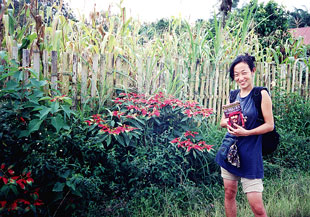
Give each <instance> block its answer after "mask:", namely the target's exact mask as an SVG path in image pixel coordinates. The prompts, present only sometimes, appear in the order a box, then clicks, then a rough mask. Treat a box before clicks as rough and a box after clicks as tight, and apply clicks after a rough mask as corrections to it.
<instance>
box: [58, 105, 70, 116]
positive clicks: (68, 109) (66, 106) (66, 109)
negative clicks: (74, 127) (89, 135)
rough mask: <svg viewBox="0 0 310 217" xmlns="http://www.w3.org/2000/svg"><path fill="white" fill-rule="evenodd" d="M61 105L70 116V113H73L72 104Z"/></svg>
mask: <svg viewBox="0 0 310 217" xmlns="http://www.w3.org/2000/svg"><path fill="white" fill-rule="evenodd" d="M60 107H61V108H62V109H63V110H64V112H65V114H66V115H67V116H68V117H70V114H71V113H72V110H71V109H70V106H68V105H61V106H60Z"/></svg>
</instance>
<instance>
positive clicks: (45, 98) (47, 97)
mask: <svg viewBox="0 0 310 217" xmlns="http://www.w3.org/2000/svg"><path fill="white" fill-rule="evenodd" d="M51 99H52V98H51V97H49V96H44V97H42V98H40V99H39V101H42V100H51Z"/></svg>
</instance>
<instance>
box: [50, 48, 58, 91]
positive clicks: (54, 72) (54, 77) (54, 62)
mask: <svg viewBox="0 0 310 217" xmlns="http://www.w3.org/2000/svg"><path fill="white" fill-rule="evenodd" d="M57 59H58V57H57V51H52V61H51V62H52V66H51V71H52V72H51V89H52V94H53V95H56V90H57V89H58V85H57V80H58V69H57Z"/></svg>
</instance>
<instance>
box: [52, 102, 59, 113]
mask: <svg viewBox="0 0 310 217" xmlns="http://www.w3.org/2000/svg"><path fill="white" fill-rule="evenodd" d="M51 108H52V110H51V112H52V114H54V113H56V112H58V110H59V102H58V101H55V102H52V106H51Z"/></svg>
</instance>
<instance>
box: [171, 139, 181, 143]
mask: <svg viewBox="0 0 310 217" xmlns="http://www.w3.org/2000/svg"><path fill="white" fill-rule="evenodd" d="M178 142H180V138H175V139H173V140H172V141H171V143H178Z"/></svg>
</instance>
